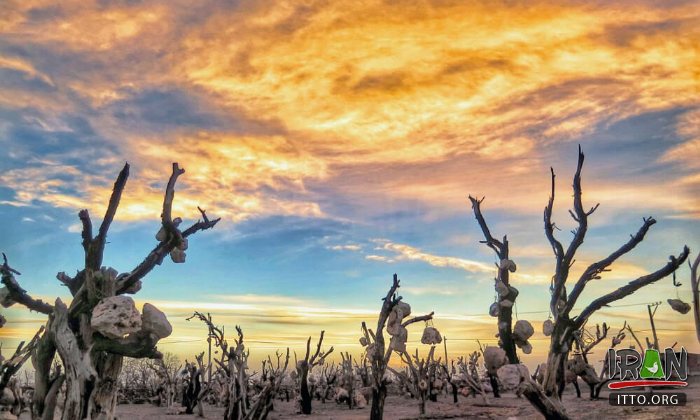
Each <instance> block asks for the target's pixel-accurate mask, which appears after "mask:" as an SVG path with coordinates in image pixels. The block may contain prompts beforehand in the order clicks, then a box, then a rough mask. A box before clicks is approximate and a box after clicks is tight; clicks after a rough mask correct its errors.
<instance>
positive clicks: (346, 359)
mask: <svg viewBox="0 0 700 420" xmlns="http://www.w3.org/2000/svg"><path fill="white" fill-rule="evenodd" d="M340 357H341V362H340V372H342V377H341V381H340V386H341V387H342V388H343V389H344V390H345V392H347V394H348V401H347V402H348V408H349V409H350V410H352V409H353V407H354V406H355V371H354V369H353V365H352V355H351V354H350V353H349V352H345V353H340Z"/></svg>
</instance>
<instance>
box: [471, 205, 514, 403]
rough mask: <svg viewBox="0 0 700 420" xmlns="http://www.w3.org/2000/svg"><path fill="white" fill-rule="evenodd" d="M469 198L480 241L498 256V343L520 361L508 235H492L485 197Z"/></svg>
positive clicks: (510, 358) (495, 312)
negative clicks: (479, 233)
mask: <svg viewBox="0 0 700 420" xmlns="http://www.w3.org/2000/svg"><path fill="white" fill-rule="evenodd" d="M469 200H470V201H471V203H472V209H473V210H474V216H475V217H476V220H477V222H478V223H479V227H481V231H482V232H483V234H484V238H485V240H483V241H480V243H482V244H486V246H488V247H489V248H491V249H492V250H493V252H495V253H496V256H497V257H498V264H496V269H497V271H498V275H497V277H496V278H495V283H494V287H495V289H496V293H497V294H498V301H497V302H495V303H494V304H493V305H492V307H491V309H490V310H489V313H490V314H491V316H496V317H498V345H499V346H500V347H501V348H502V349H503V350H504V351H505V352H506V357H508V363H511V364H515V363H520V361H519V360H518V354H517V352H516V349H515V346H516V343H515V340H514V339H513V305H514V304H515V299H516V298H517V297H518V289H516V288H515V287H513V286H511V285H510V273H512V272H515V270H516V265H515V263H514V262H513V261H512V260H511V259H510V255H509V249H508V237H507V236H506V235H504V236H503V240H501V241H499V240H498V239H495V238H494V237H493V236H491V231H490V230H489V227H488V225H487V224H486V220H485V219H484V216H483V214H482V213H481V203H482V202H483V201H484V199H483V198H482V199H481V200H477V199H476V198H474V197H472V196H471V195H470V196H469ZM495 394H498V390H496V391H495Z"/></svg>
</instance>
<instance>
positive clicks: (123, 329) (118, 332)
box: [90, 295, 173, 339]
mask: <svg viewBox="0 0 700 420" xmlns="http://www.w3.org/2000/svg"><path fill="white" fill-rule="evenodd" d="M90 326H91V327H92V328H93V329H94V330H95V331H97V332H99V333H100V334H102V335H104V336H105V337H107V338H112V339H119V338H124V337H125V336H127V335H129V334H133V333H137V332H143V333H147V334H151V335H154V336H156V337H157V338H158V339H162V338H165V337H168V336H169V335H170V334H172V332H173V327H172V325H170V322H168V318H167V317H166V316H165V314H164V313H163V312H161V311H160V310H159V309H158V308H156V307H155V306H153V305H151V304H150V303H146V304H144V305H143V309H142V313H139V311H138V310H137V309H136V305H135V304H134V300H133V299H132V298H131V297H130V296H124V295H121V296H111V297H107V298H104V299H102V300H100V301H99V302H98V303H97V305H96V306H95V307H94V308H93V310H92V319H91V320H90Z"/></svg>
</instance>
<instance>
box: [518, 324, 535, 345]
mask: <svg viewBox="0 0 700 420" xmlns="http://www.w3.org/2000/svg"><path fill="white" fill-rule="evenodd" d="M534 333H535V329H534V328H533V327H532V324H530V323H529V322H528V321H526V320H524V319H520V320H518V322H516V323H515V326H514V327H513V337H514V338H515V341H520V342H525V341H527V339H528V338H530V337H532V334H534Z"/></svg>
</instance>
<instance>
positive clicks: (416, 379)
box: [401, 346, 437, 416]
mask: <svg viewBox="0 0 700 420" xmlns="http://www.w3.org/2000/svg"><path fill="white" fill-rule="evenodd" d="M434 357H435V346H431V347H430V351H429V352H428V357H426V358H424V359H421V358H420V357H419V356H418V349H416V353H415V354H414V355H413V358H411V356H410V355H409V354H408V352H405V351H404V352H401V360H402V361H403V362H404V363H405V364H406V365H407V366H408V369H409V370H408V374H409V377H408V378H407V383H408V384H410V385H411V387H412V388H413V391H412V394H413V395H415V396H417V397H418V409H419V411H420V415H421V416H425V401H426V399H427V398H428V397H429V396H430V391H431V389H430V386H431V382H432V381H433V378H434V376H435V368H436V363H437V362H436V361H435V359H434Z"/></svg>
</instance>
